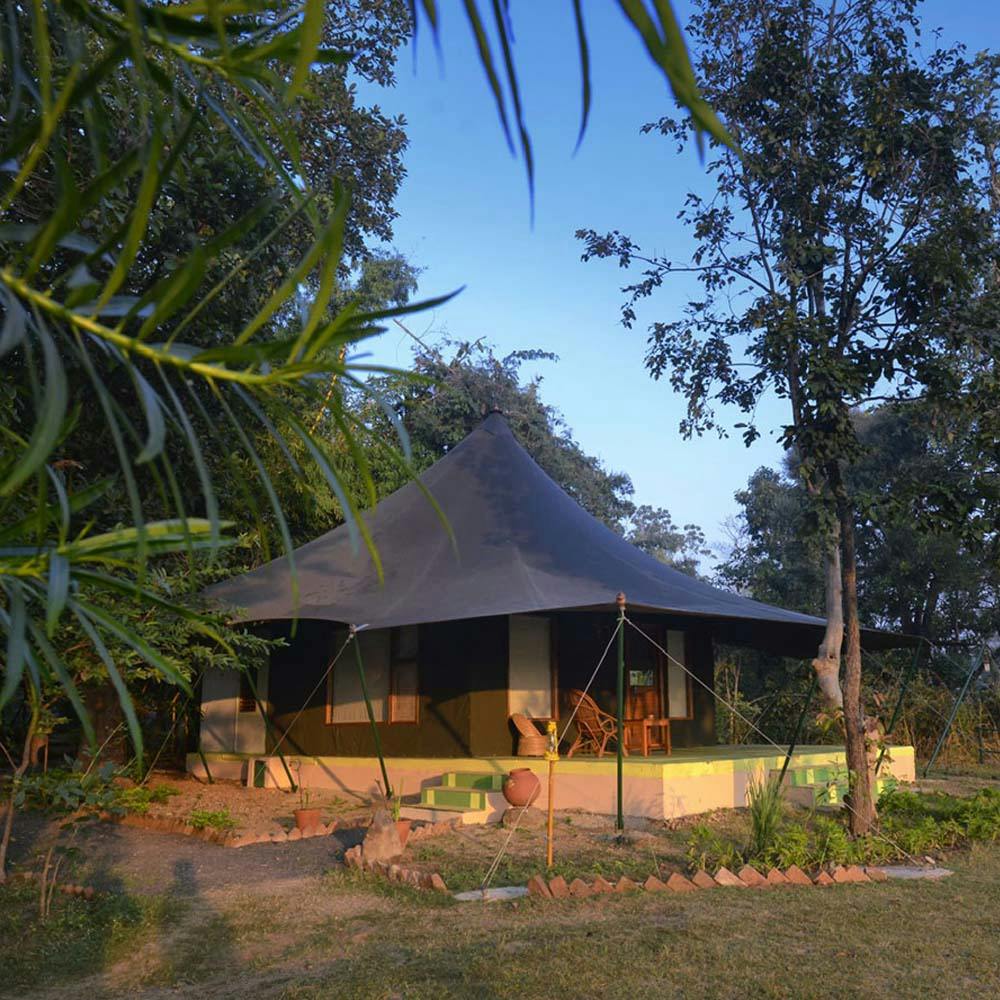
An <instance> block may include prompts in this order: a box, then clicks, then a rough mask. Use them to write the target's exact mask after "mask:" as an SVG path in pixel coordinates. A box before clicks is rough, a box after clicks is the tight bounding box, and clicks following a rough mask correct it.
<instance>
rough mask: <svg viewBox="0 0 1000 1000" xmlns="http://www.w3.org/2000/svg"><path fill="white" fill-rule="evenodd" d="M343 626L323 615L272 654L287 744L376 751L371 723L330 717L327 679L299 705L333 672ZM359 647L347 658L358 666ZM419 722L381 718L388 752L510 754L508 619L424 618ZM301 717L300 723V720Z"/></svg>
mask: <svg viewBox="0 0 1000 1000" xmlns="http://www.w3.org/2000/svg"><path fill="white" fill-rule="evenodd" d="M343 634H344V633H343V630H341V629H337V628H336V627H335V626H333V625H332V624H329V623H326V622H317V621H303V622H300V623H299V626H298V629H297V633H296V635H295V636H289V637H288V638H287V642H288V646H286V647H285V648H283V649H280V650H277V651H275V652H274V653H273V654H272V658H271V671H270V677H271V705H272V710H273V713H274V715H273V718H274V722H275V725H276V728H277V730H278V731H279V732H284V731H285V730H286V728H288V727H289V726H290V727H291V728H290V729H289V731H288V735H287V737H286V739H285V742H284V743H283V745H282V748H283V749H285V748H288V749H290V750H291V751H292V752H298V753H306V754H314V755H323V756H355V757H357V756H362V757H363V756H368V755H374V753H375V744H374V740H373V737H372V732H371V727H370V726H369V725H368V723H367V722H364V723H350V724H340V725H330V724H328V723H327V709H326V705H327V684H326V683H323V684H321V685H320V688H319V690H318V691H316V693H315V695H313V697H312V698H311V699H310V700H309V704H308V706H307V707H306V708H305V710H304V711H303V712H302V714H301V715H300V716H299V717H298V719H295V716H296V714H297V713H298V712H299V709H301V708H302V705H303V703H304V702H305V700H306V698H307V697H308V695H309V692H310V691H311V690H312V689H313V688H314V687H315V686H316V684H317V682H318V681H319V680H320V678H321V677H322V676H323V673H324V672H325V671H326V668H327V665H328V664H329V662H330V659H331V658H332V657H333V655H334V654H335V652H336V651H337V649H339V647H340V643H341V641H342V637H343ZM348 657H353V652H352V651H351V650H348V651H347V652H346V653H345V654H344V659H343V660H342V661H341V662H342V663H344V662H345V661H347V664H345V665H350V668H351V669H353V662H354V661H353V658H352V659H350V660H349V661H348V660H347V658H348ZM418 663H419V666H418V678H419V699H418V704H419V708H418V713H417V721H416V722H413V723H387V722H382V723H379V734H380V736H381V740H382V749H383V751H384V753H385V754H386V756H400V757H423V756H434V757H467V756H483V755H491V754H509V753H510V752H511V745H512V740H511V736H510V731H509V728H508V725H507V711H506V703H507V692H506V677H507V619H506V617H494V618H477V619H469V620H466V621H457V622H440V623H433V624H428V625H421V626H420V631H419V640H418ZM293 720H294V722H293Z"/></svg>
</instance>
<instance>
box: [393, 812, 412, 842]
mask: <svg viewBox="0 0 1000 1000" xmlns="http://www.w3.org/2000/svg"><path fill="white" fill-rule="evenodd" d="M411 826H413V820H412V819H397V820H396V832H397V833H398V834H399V846H400V847H406V842H407V841H408V840H409V839H410V827H411Z"/></svg>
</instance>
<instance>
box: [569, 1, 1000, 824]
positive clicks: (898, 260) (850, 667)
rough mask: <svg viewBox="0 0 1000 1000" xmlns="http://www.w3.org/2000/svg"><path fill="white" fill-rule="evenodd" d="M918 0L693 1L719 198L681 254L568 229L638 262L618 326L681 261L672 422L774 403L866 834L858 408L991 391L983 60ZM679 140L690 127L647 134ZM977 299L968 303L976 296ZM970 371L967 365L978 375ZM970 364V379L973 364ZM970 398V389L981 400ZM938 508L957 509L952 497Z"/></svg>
mask: <svg viewBox="0 0 1000 1000" xmlns="http://www.w3.org/2000/svg"><path fill="white" fill-rule="evenodd" d="M916 7H917V3H916V0H859V2H855V3H852V4H850V5H843V6H841V5H838V4H837V3H835V2H820V0H779V2H767V3H765V2H763V0H730V2H713V3H711V4H709V3H699V4H698V8H697V13H696V15H695V16H694V17H693V19H692V21H691V26H690V29H689V33H690V35H691V37H692V38H693V39H694V41H695V43H696V46H697V48H698V50H699V52H700V56H699V59H698V63H697V65H698V76H699V82H700V83H701V85H702V89H703V91H704V93H705V96H706V97H707V99H708V100H709V101H710V103H712V105H713V106H714V107H715V108H716V110H717V111H718V112H719V113H720V117H721V118H722V119H723V121H724V122H725V123H726V126H727V128H728V129H729V131H730V133H731V134H732V135H733V137H734V140H735V141H736V143H737V144H738V146H739V148H740V155H736V154H735V153H733V152H732V151H730V150H728V149H725V148H720V149H717V150H716V152H715V153H714V155H713V159H712V160H711V162H710V164H709V172H710V174H711V175H712V177H713V178H714V180H715V182H716V188H717V193H716V194H715V195H714V196H713V197H711V198H703V197H701V196H699V195H696V194H689V195H688V197H687V200H686V203H685V207H684V209H683V211H682V213H681V218H682V219H683V221H684V222H686V223H687V224H688V225H689V226H691V228H692V231H693V234H694V238H695V241H696V244H697V248H696V250H695V252H694V255H693V258H692V260H691V261H690V262H689V263H687V264H675V263H674V262H673V261H670V260H667V259H665V258H662V257H657V256H653V255H648V254H643V253H642V251H641V249H640V248H639V247H638V246H637V245H636V244H635V243H633V242H632V241H631V240H630V239H629V238H628V237H627V236H624V235H622V234H621V233H620V232H617V231H616V232H612V233H608V234H598V233H596V232H594V231H592V230H581V231H580V232H579V234H578V235H579V236H580V237H581V238H582V239H583V240H584V241H585V244H586V249H585V253H584V258H585V259H590V258H593V257H616V258H618V260H619V263H620V264H621V265H622V266H625V267H629V266H631V265H632V264H641V265H642V266H643V267H644V271H643V274H642V276H641V278H640V280H639V281H637V282H636V283H634V284H632V285H630V286H629V287H628V288H627V289H626V290H625V291H626V295H627V299H626V302H625V305H624V308H623V320H624V322H625V324H626V325H627V326H631V325H632V324H633V323H634V322H636V321H637V310H638V309H639V308H640V303H642V302H643V301H644V300H646V299H648V298H649V297H650V296H652V295H653V294H654V293H655V291H656V290H657V289H658V288H659V287H660V286H661V285H662V284H663V282H664V281H666V280H668V279H669V278H670V277H671V275H673V274H674V273H676V272H685V273H690V274H694V275H696V276H697V278H698V280H699V281H700V282H701V286H702V294H701V297H700V298H699V299H698V300H697V301H692V302H691V303H690V304H689V306H688V308H687V310H686V315H685V316H684V317H683V318H682V319H679V320H673V321H669V322H654V323H653V324H652V325H651V326H650V328H649V341H648V345H649V346H648V354H647V366H648V368H649V371H650V373H651V374H652V375H653V376H654V377H656V378H660V377H663V376H667V377H668V378H669V380H670V383H671V385H672V386H673V388H674V389H675V390H677V391H679V392H682V393H683V394H684V395H685V396H686V397H687V400H688V413H687V417H686V419H685V421H684V423H683V425H682V429H683V430H684V431H685V432H686V433H688V434H691V433H701V432H702V431H704V430H707V429H710V428H720V427H721V425H720V422H719V420H718V419H717V417H716V415H715V412H714V408H715V407H716V406H719V405H722V406H735V407H737V408H738V409H739V410H741V411H742V412H743V413H745V414H748V417H747V421H746V422H745V423H742V424H739V425H738V426H740V427H741V428H742V429H743V435H744V438H745V440H746V441H747V443H750V442H752V441H753V440H754V438H755V437H756V436H757V435H758V433H759V432H758V429H757V427H756V426H755V423H754V418H753V413H754V411H755V409H756V407H757V404H758V402H759V401H760V400H761V399H762V397H764V396H765V395H767V394H772V393H773V394H775V395H777V396H778V397H780V398H781V399H784V400H787V401H788V404H789V418H788V421H787V423H786V424H785V425H784V427H783V429H782V441H783V443H784V445H785V447H786V448H787V449H788V450H789V451H790V452H792V453H793V454H794V456H795V461H796V475H797V478H798V480H799V481H800V482H801V484H802V486H803V488H804V489H805V490H806V492H807V494H808V495H809V497H810V499H811V501H812V505H811V511H810V517H811V519H812V521H813V523H814V525H815V530H816V531H817V532H818V533H819V534H820V536H821V537H822V539H823V545H824V550H825V567H824V576H825V587H824V590H825V595H826V606H827V623H828V624H827V630H826V635H825V637H824V641H823V643H822V645H821V647H820V650H819V654H818V656H817V657H816V659H815V660H814V668H815V670H816V672H817V676H818V678H819V680H820V684H821V688H822V690H823V692H824V694H825V696H826V698H827V700H828V701H829V702H831V703H833V704H837V703H838V702H840V701H841V685H840V683H839V679H838V675H839V671H840V664H841V646H842V643H843V644H844V647H845V655H844V677H843V687H842V692H843V693H842V702H843V712H844V725H845V733H846V744H847V759H848V767H849V770H850V772H851V774H852V781H853V786H852V791H851V796H850V803H849V804H850V819H851V828H852V830H853V832H855V833H858V834H860V833H864V832H866V831H867V830H869V829H870V827H871V825H872V823H873V821H874V818H875V810H874V803H873V799H872V791H871V781H870V780H865V776H867V775H870V772H871V761H872V758H873V749H874V748H873V743H874V737H875V733H874V732H873V731H872V728H871V722H870V720H869V719H868V718H867V717H866V714H865V711H864V706H863V705H862V698H861V646H860V622H859V617H858V594H857V590H858V584H857V557H856V540H855V530H856V524H857V519H858V518H859V517H862V518H864V517H867V516H868V514H869V512H868V511H867V510H865V509H864V508H863V506H862V505H861V504H860V503H859V500H858V498H857V497H855V496H853V495H852V494H851V491H850V488H849V485H848V473H849V470H850V468H851V466H852V465H854V464H855V463H856V462H857V461H858V459H859V456H860V455H861V453H862V448H861V445H860V443H859V440H858V437H857V434H856V432H855V428H854V424H853V422H852V420H851V414H852V412H853V411H854V410H855V409H856V408H859V407H864V406H866V405H870V404H871V403H872V402H875V401H891V402H893V403H896V404H898V405H900V406H908V405H911V404H912V402H913V401H914V400H918V399H919V400H920V401H921V404H922V405H924V406H925V407H927V408H934V409H936V410H938V411H940V412H942V413H944V412H954V411H955V409H956V403H957V401H958V400H960V399H963V398H964V399H966V400H967V401H968V397H967V396H964V395H963V394H964V392H965V391H966V390H968V389H969V388H970V387H971V385H972V383H973V382H974V381H978V385H977V389H978V390H979V391H980V392H982V391H984V390H988V389H990V388H991V387H992V391H993V392H994V393H995V391H996V383H995V376H996V372H997V366H996V359H997V354H998V343H997V340H996V338H995V336H994V335H993V333H992V329H991V328H990V327H989V326H988V325H986V324H984V323H983V321H982V320H983V317H984V316H985V315H987V314H988V313H990V312H993V313H995V299H996V292H995V285H994V284H993V273H992V272H993V267H994V262H995V260H996V258H997V233H996V228H995V227H996V217H995V215H994V214H993V213H991V211H990V205H989V176H988V164H987V160H988V157H987V155H986V153H985V152H984V139H985V138H989V139H992V137H993V136H995V134H996V128H995V117H996V116H995V113H994V108H993V97H992V95H993V93H994V91H995V86H996V79H997V60H996V58H995V57H992V56H982V57H979V58H977V59H975V60H973V61H969V60H967V59H966V58H965V56H964V53H963V51H962V50H961V49H960V48H956V49H943V48H940V47H933V48H932V49H931V50H930V51H927V52H924V51H923V50H921V49H919V48H918V36H919V28H920V24H919V21H918V19H917V17H916V13H915V11H916ZM645 130H646V131H647V132H651V133H657V134H660V135H662V136H664V137H666V138H668V139H670V140H672V141H674V142H677V143H678V144H679V145H681V146H683V145H685V144H687V142H688V141H689V140H690V138H691V132H690V129H689V128H688V126H687V124H686V123H685V122H683V121H680V120H678V119H675V118H673V117H665V118H663V119H661V120H660V121H658V122H654V123H651V124H649V125H647V126H645ZM970 303H974V308H972V307H970ZM973 373H975V374H973ZM984 373H985V374H984ZM980 399H982V396H980ZM947 514H948V516H951V517H955V516H957V515H959V514H960V511H959V510H957V509H952V510H950V511H948V512H947Z"/></svg>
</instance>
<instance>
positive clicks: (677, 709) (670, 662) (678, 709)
mask: <svg viewBox="0 0 1000 1000" xmlns="http://www.w3.org/2000/svg"><path fill="white" fill-rule="evenodd" d="M686 638H687V636H686V634H685V633H684V632H674V631H670V632H668V633H667V652H668V653H669V654H670V656H669V658H668V659H667V706H668V707H667V715H669V716H670V718H671V719H689V718H690V717H691V705H690V702H689V700H688V692H689V688H690V683H689V681H688V675H687V671H686V670H684V668H683V667H681V666H680V664H681V663H683V664H684V666H687V643H686V641H685V640H686Z"/></svg>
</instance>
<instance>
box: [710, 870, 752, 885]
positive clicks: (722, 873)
mask: <svg viewBox="0 0 1000 1000" xmlns="http://www.w3.org/2000/svg"><path fill="white" fill-rule="evenodd" d="M715 881H716V883H717V884H718V885H721V886H724V887H725V888H726V889H745V888H746V887H747V884H746V882H744V881H743V880H742V879H740V878H737V877H736V876H735V875H734V874H733V873H732V872H731V871H730V870H729V869H728V868H726V867H722V868H720V869H719V870H718V871H717V872H716V873H715Z"/></svg>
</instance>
